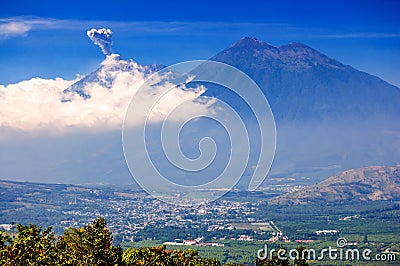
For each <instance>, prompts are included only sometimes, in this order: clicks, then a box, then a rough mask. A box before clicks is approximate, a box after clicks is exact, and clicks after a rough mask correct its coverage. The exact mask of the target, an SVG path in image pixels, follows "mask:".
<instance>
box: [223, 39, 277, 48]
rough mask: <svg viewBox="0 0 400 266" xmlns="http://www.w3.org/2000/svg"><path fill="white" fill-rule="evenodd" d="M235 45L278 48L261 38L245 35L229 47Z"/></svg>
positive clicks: (238, 46) (240, 46) (239, 46)
mask: <svg viewBox="0 0 400 266" xmlns="http://www.w3.org/2000/svg"><path fill="white" fill-rule="evenodd" d="M233 47H237V48H245V47H264V48H265V47H269V48H274V49H276V47H274V46H272V45H271V44H269V43H266V42H264V41H262V40H259V39H257V38H255V37H243V38H241V39H240V40H239V41H237V42H236V43H234V44H233V45H231V46H230V47H229V48H233Z"/></svg>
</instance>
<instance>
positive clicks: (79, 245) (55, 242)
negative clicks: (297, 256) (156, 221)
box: [0, 217, 289, 266]
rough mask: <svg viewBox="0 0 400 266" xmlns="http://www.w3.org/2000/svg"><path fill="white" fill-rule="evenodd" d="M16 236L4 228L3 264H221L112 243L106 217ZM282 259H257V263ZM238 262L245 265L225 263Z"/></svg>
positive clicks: (187, 253)
mask: <svg viewBox="0 0 400 266" xmlns="http://www.w3.org/2000/svg"><path fill="white" fill-rule="evenodd" d="M16 229H17V233H16V235H10V234H7V233H5V232H1V231H0V265H5V266H25V265H71V266H72V265H82V266H83V265H85V266H86V265H100V266H106V265H107V266H108V265H118V266H120V265H122V266H129V265H146V266H147V265H155V266H170V265H171V266H173V265H178V266H179V265H182V266H197V265H199V266H220V265H221V263H220V262H219V261H218V260H216V259H209V258H201V257H200V256H199V254H198V252H197V251H196V250H167V249H166V248H165V246H164V245H162V246H159V247H146V248H128V249H126V250H125V251H123V250H122V248H121V247H116V246H114V245H112V234H111V231H110V229H108V228H107V223H106V220H105V219H104V218H103V217H99V218H97V219H95V220H94V221H93V222H92V223H89V224H88V225H86V226H84V227H82V228H79V229H78V228H73V227H71V228H68V229H66V230H65V231H64V233H63V235H62V236H59V237H56V236H55V235H54V233H53V232H52V229H51V227H49V228H47V229H46V230H42V227H40V226H39V227H38V226H37V225H34V224H30V225H28V226H26V225H20V224H18V225H16ZM275 263H279V262H278V261H274V262H272V261H258V260H257V261H256V265H289V264H275ZM225 265H226V266H227V265H232V266H234V265H236V266H239V265H241V264H232V263H231V264H225Z"/></svg>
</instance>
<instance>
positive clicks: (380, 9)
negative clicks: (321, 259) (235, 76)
mask: <svg viewBox="0 0 400 266" xmlns="http://www.w3.org/2000/svg"><path fill="white" fill-rule="evenodd" d="M399 13H400V4H399V2H398V1H242V2H237V1H232V2H231V3H230V2H229V1H196V2H194V3H190V2H188V1H182V2H179V1H126V2H122V1H95V2H93V3H91V2H86V1H15V0H14V1H8V0H3V1H2V3H1V8H0V84H9V83H14V82H18V81H21V80H25V79H29V78H31V77H36V76H38V77H43V78H54V77H63V78H66V79H72V78H74V77H75V75H76V74H78V73H79V74H87V73H89V72H91V71H93V70H95V69H96V68H97V66H98V64H99V63H100V62H101V61H102V60H103V58H104V55H103V54H102V53H101V51H100V49H99V48H98V47H96V46H95V45H93V43H92V42H91V41H90V39H89V38H88V37H87V36H86V31H87V30H88V29H90V28H100V27H107V28H111V29H112V30H113V32H114V36H113V42H114V44H113V51H114V52H116V53H119V54H121V56H122V57H123V58H132V59H134V60H136V61H138V62H139V63H142V64H149V63H160V64H166V65H168V64H172V63H177V62H180V61H184V60H191V59H207V58H210V57H212V56H213V55H214V54H216V53H218V52H219V51H221V50H223V49H224V48H226V47H228V46H229V45H231V44H232V43H234V42H235V41H237V40H238V39H240V38H241V37H243V36H254V37H257V38H259V39H261V40H264V41H266V42H269V43H271V44H272V45H276V46H279V45H283V44H285V43H288V42H293V41H296V42H302V43H305V44H307V45H309V46H311V47H313V48H315V49H317V50H319V51H321V52H323V53H325V54H326V55H328V56H330V57H332V58H335V59H337V60H339V61H341V62H342V63H345V64H349V65H352V66H353V67H355V68H357V69H359V70H362V71H365V72H368V73H370V74H374V75H377V76H379V77H381V78H383V79H384V80H386V81H388V82H390V83H392V84H394V85H397V86H400V18H399V16H398V14H399Z"/></svg>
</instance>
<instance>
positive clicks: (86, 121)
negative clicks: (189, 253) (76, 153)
mask: <svg viewBox="0 0 400 266" xmlns="http://www.w3.org/2000/svg"><path fill="white" fill-rule="evenodd" d="M145 79H146V76H145V74H144V73H143V72H140V71H136V70H132V71H129V72H123V71H119V72H118V73H117V74H116V76H115V79H114V82H113V84H112V87H111V88H109V89H108V88H104V87H102V86H101V85H99V83H98V82H93V83H89V84H87V85H86V86H85V88H84V91H85V92H86V93H88V94H89V95H90V96H91V97H90V98H89V99H86V100H85V99H84V98H82V97H80V96H79V95H78V94H76V93H68V94H67V95H66V94H65V93H64V92H63V91H64V90H65V89H66V88H68V87H69V86H70V85H71V84H73V83H74V82H76V81H77V80H78V79H76V80H64V79H61V78H56V79H41V78H33V79H30V80H26V81H22V82H19V83H16V84H10V85H7V86H3V85H0V138H8V137H10V136H11V135H15V134H16V133H20V134H21V133H22V134H25V135H26V134H28V135H31V136H34V135H37V134H41V135H42V134H65V133H68V132H76V131H93V132H104V131H110V130H119V129H121V127H122V122H123V118H124V115H125V112H126V109H127V106H128V104H129V102H130V100H131V98H132V96H133V95H134V94H135V92H136V91H137V90H138V88H139V87H140V86H141V85H142V84H143V83H144V81H145ZM167 85H168V84H167ZM203 89H204V88H203ZM202 92H203V90H202V89H198V90H182V89H174V90H172V91H170V92H169V93H168V94H167V95H166V97H165V98H163V100H161V101H160V102H158V104H157V105H156V106H155V109H154V114H153V115H150V121H151V122H159V121H160V120H161V119H162V118H163V117H165V115H167V114H168V113H169V112H170V111H171V108H172V107H174V106H177V105H179V103H181V102H186V101H187V100H192V99H195V98H197V97H198V96H200V94H201V93H202ZM141 95H142V96H143V95H144V98H143V101H152V100H154V91H148V93H144V94H143V93H142V94H141ZM65 97H67V98H68V99H70V100H71V101H69V102H62V99H65ZM211 103H212V102H211V101H210V102H208V103H207V104H204V103H197V102H193V105H191V106H190V109H188V110H187V112H190V113H193V114H197V113H199V114H205V113H207V112H208V109H207V107H208V106H209V105H210V104H211ZM137 108H140V106H138V107H137ZM176 119H179V117H178V118H176ZM140 122H142V121H138V123H140ZM18 135H19V134H18Z"/></svg>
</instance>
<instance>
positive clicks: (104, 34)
mask: <svg viewBox="0 0 400 266" xmlns="http://www.w3.org/2000/svg"><path fill="white" fill-rule="evenodd" d="M86 34H87V36H88V37H89V38H90V39H91V40H92V41H93V42H94V44H96V45H98V46H99V47H100V48H101V51H102V52H103V53H104V54H105V55H110V54H111V53H112V51H111V44H112V40H111V37H112V34H113V32H112V31H111V30H110V29H106V28H102V29H98V30H96V29H91V30H88V31H87V33H86Z"/></svg>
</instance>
